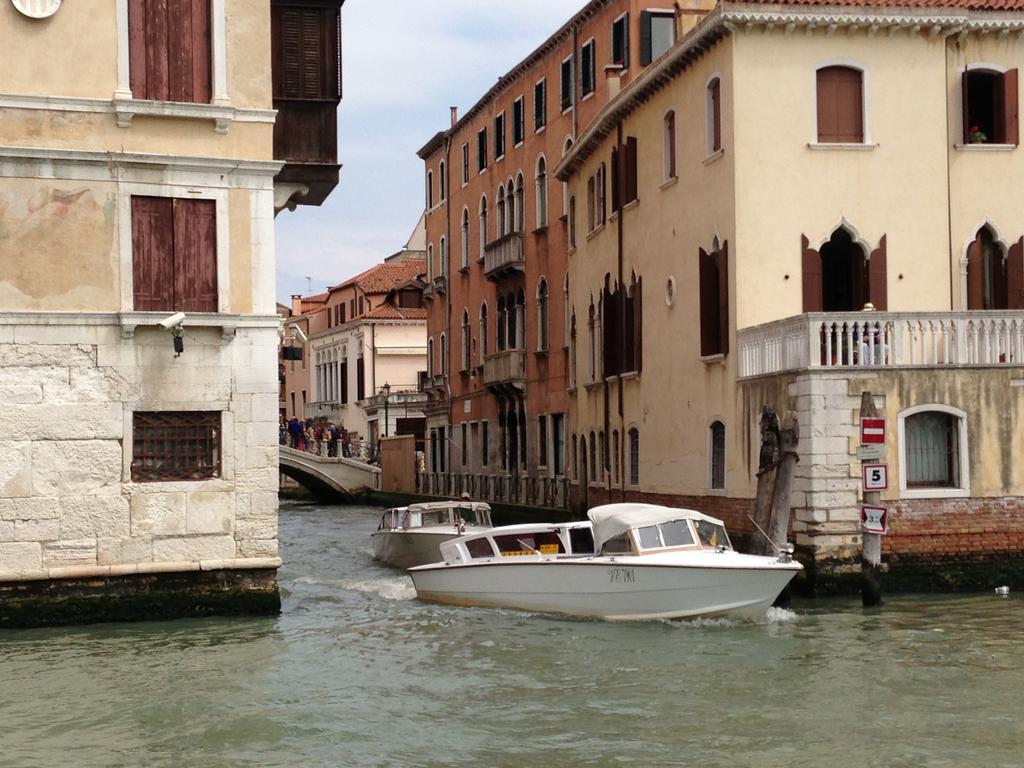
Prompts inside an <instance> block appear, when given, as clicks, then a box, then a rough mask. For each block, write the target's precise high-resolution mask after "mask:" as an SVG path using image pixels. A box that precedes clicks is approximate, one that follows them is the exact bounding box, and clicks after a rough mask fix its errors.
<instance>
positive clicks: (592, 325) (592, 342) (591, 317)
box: [587, 299, 597, 382]
mask: <svg viewBox="0 0 1024 768" xmlns="http://www.w3.org/2000/svg"><path fill="white" fill-rule="evenodd" d="M596 337H597V312H596V310H595V309H594V300H593V299H591V300H590V311H589V313H588V317H587V342H588V344H587V345H588V347H589V348H590V381H592V382H593V381H597V341H596Z"/></svg>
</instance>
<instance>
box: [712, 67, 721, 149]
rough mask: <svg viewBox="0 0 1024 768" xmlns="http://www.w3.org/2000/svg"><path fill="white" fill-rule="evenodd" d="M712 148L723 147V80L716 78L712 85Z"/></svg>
mask: <svg viewBox="0 0 1024 768" xmlns="http://www.w3.org/2000/svg"><path fill="white" fill-rule="evenodd" d="M711 125H712V138H711V140H712V145H711V150H712V151H713V152H717V151H718V150H720V149H721V148H722V81H721V80H715V82H714V83H713V84H712V85H711Z"/></svg>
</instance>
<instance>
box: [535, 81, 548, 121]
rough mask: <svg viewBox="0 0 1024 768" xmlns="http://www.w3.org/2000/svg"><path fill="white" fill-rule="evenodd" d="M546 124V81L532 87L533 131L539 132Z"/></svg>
mask: <svg viewBox="0 0 1024 768" xmlns="http://www.w3.org/2000/svg"><path fill="white" fill-rule="evenodd" d="M547 122H548V81H547V80H546V79H544V80H540V81H538V82H537V84H536V85H534V86H533V130H534V131H539V130H540V129H541V128H543V127H544V126H545V125H547Z"/></svg>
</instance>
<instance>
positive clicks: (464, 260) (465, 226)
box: [459, 208, 469, 269]
mask: <svg viewBox="0 0 1024 768" xmlns="http://www.w3.org/2000/svg"><path fill="white" fill-rule="evenodd" d="M461 233H462V243H461V248H462V251H461V258H460V260H459V265H460V267H461V268H462V269H466V268H467V267H468V266H469V208H463V209H462V226H461Z"/></svg>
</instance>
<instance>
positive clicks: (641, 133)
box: [556, 0, 1024, 588]
mask: <svg viewBox="0 0 1024 768" xmlns="http://www.w3.org/2000/svg"><path fill="white" fill-rule="evenodd" d="M1004 5H1005V4H1002V3H995V2H993V3H986V2H966V1H965V2H962V3H942V4H939V3H929V2H916V1H915V2H911V1H910V0H908V1H907V2H885V3H876V4H873V5H872V6H871V7H867V6H861V5H858V4H856V3H852V2H844V3H840V4H825V3H814V2H810V3H792V4H786V3H782V2H767V3H746V2H732V3H729V2H723V3H720V4H718V5H717V6H716V7H715V8H714V9H713V10H712V11H711V12H710V13H709V14H708V15H707V16H706V17H705V18H703V19H702V20H701V21H700V22H699V23H698V24H697V26H696V28H695V29H693V30H692V31H691V32H689V33H688V34H686V35H685V36H683V37H682V38H681V39H680V40H679V42H678V43H677V44H676V45H675V46H673V48H672V49H671V50H670V51H668V52H667V53H666V54H665V55H664V56H663V57H662V58H661V59H660V60H659V61H656V62H655V63H654V64H653V65H652V66H651V68H650V69H649V70H648V71H647V72H646V73H644V74H643V75H641V77H640V78H638V79H637V80H636V81H635V82H633V83H631V84H630V85H629V86H628V87H626V88H625V89H623V91H622V93H620V94H619V95H618V96H617V97H616V98H615V99H613V100H612V101H611V102H610V103H609V104H608V105H607V106H606V107H605V109H604V110H603V111H602V113H601V114H600V115H598V117H597V119H595V120H594V121H593V122H592V123H591V124H590V125H589V126H588V127H587V128H586V129H585V130H584V131H582V132H581V135H580V136H579V138H578V139H577V141H576V143H575V144H574V147H573V149H572V150H571V152H570V153H569V155H568V156H567V157H566V158H565V159H564V160H563V161H562V162H561V163H560V164H559V166H558V169H557V171H556V173H557V176H558V178H559V179H561V180H564V181H567V182H568V184H569V195H570V199H573V200H577V201H579V203H578V205H577V206H576V215H577V221H576V233H577V234H576V238H575V241H574V243H573V244H572V245H573V246H574V247H573V248H571V250H570V255H569V285H570V298H569V302H570V313H571V314H570V327H571V328H573V329H575V330H574V334H573V336H572V338H571V339H570V356H571V361H570V374H569V376H570V380H571V384H572V386H571V390H572V400H571V403H572V405H571V410H570V414H571V415H570V423H571V425H572V435H571V437H570V440H569V443H570V462H569V463H570V465H571V466H572V475H571V476H572V484H573V497H574V499H575V501H576V503H577V504H579V505H580V506H585V505H593V504H595V503H600V502H603V501H608V500H611V501H614V500H620V499H638V500H651V501H668V502H671V503H676V504H693V505H697V506H699V508H701V509H705V510H707V511H709V512H711V513H712V514H718V515H720V516H722V517H723V518H725V519H726V520H728V521H729V522H730V523H731V524H732V526H733V527H734V528H735V529H737V530H739V531H744V530H746V531H749V530H750V525H749V522H748V521H747V514H748V513H750V512H752V508H753V506H752V500H753V497H754V492H755V488H756V483H757V480H756V473H757V470H758V452H759V442H760V435H759V428H758V420H759V416H760V411H761V407H762V405H766V404H767V405H771V406H773V407H774V408H775V409H776V410H777V411H778V412H779V413H780V414H783V413H785V412H787V411H792V412H794V413H796V414H797V416H798V417H799V422H800V438H801V442H800V464H799V465H798V468H797V477H796V481H795V484H794V497H793V506H794V514H795V520H794V523H793V529H794V534H795V538H796V541H797V543H798V545H799V547H800V548H801V550H802V552H803V553H804V556H805V558H806V561H807V562H808V563H809V564H810V565H811V566H812V568H811V576H812V578H814V579H816V581H817V583H818V584H819V585H821V586H822V587H823V588H828V587H827V585H828V584H829V583H831V580H832V579H833V578H834V577H836V576H839V575H842V574H843V573H845V572H850V571H851V570H852V568H851V566H852V565H853V562H854V559H855V558H856V557H858V553H859V548H860V539H861V532H860V526H859V522H860V507H861V504H862V498H863V495H862V482H861V463H860V461H859V460H858V458H857V447H858V445H859V407H860V402H861V395H862V392H864V391H869V392H871V393H872V394H873V395H874V397H875V401H876V405H877V407H878V409H879V412H880V413H881V414H882V415H884V416H885V417H886V419H887V422H888V432H887V442H886V446H885V454H884V457H883V459H882V461H883V462H885V463H887V464H888V467H889V474H890V479H889V490H887V491H885V492H884V493H883V494H882V498H883V501H884V503H885V504H886V505H887V506H888V507H889V508H890V520H891V523H890V525H891V530H890V533H889V535H887V536H886V537H885V539H884V544H883V546H884V556H885V560H886V563H887V567H888V568H889V569H890V572H891V573H892V574H893V576H894V578H895V577H898V578H899V579H901V583H902V584H903V585H904V586H928V587H932V588H935V587H944V586H945V587H953V586H961V585H965V584H972V585H975V586H977V585H979V584H985V585H987V582H986V581H985V580H984V577H982V576H979V574H980V573H982V572H987V573H992V572H993V571H992V569H993V568H994V569H995V570H997V571H999V572H1000V573H1002V572H1004V570H1006V569H1009V570H1011V571H1012V569H1013V568H1016V567H1019V563H1020V560H1021V554H1022V552H1024V524H1022V523H1021V520H1022V518H1021V510H1022V506H1024V502H1022V497H1024V478H1022V476H1021V474H1020V471H1019V467H1018V462H1015V460H1014V456H1016V455H1018V454H1019V452H1020V450H1021V449H1022V448H1024V422H1022V421H1021V407H1022V402H1021V398H1020V393H1021V392H1022V390H1021V388H1020V384H1021V381H1020V380H1021V379H1022V371H1021V364H1022V359H1024V358H1022V352H1024V349H1022V342H1024V336H1022V332H1024V313H1022V312H1021V310H1022V309H1024V301H1022V295H1024V294H1022V292H1024V262H1022V259H1024V238H1022V235H1024V218H1022V212H1021V208H1020V206H1019V205H1018V198H1019V195H1016V194H1015V193H1014V191H1013V190H1014V187H1015V179H1017V178H1019V175H1020V173H1021V171H1022V170H1024V165H1022V163H1024V159H1022V155H1021V150H1020V148H1019V131H1018V112H1017V105H1018V100H1019V94H1018V89H1019V84H1018V79H1017V70H1018V68H1019V66H1020V65H1021V64H1022V63H1024V47H1022V43H1021V35H1022V30H1024V14H1022V12H1020V11H1016V10H1007V9H1006V8H1005V7H1004ZM623 158H624V160H623ZM603 168H608V169H613V168H614V169H615V170H614V171H613V170H609V171H608V172H607V174H608V175H607V176H605V171H603V170H602V169H603ZM606 178H610V181H609V182H605V181H604V180H605V179H606ZM604 183H607V186H606V187H605V189H606V192H605V193H604V194H605V195H607V197H608V199H609V200H611V204H610V211H611V213H610V215H608V216H607V217H601V216H599V215H596V214H595V208H596V207H598V206H599V203H598V199H599V198H600V197H601V192H600V189H601V187H602V184H604ZM865 310H867V311H865ZM1014 563H1016V564H1018V565H1013V564H1014ZM986 569H987V570H986Z"/></svg>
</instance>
